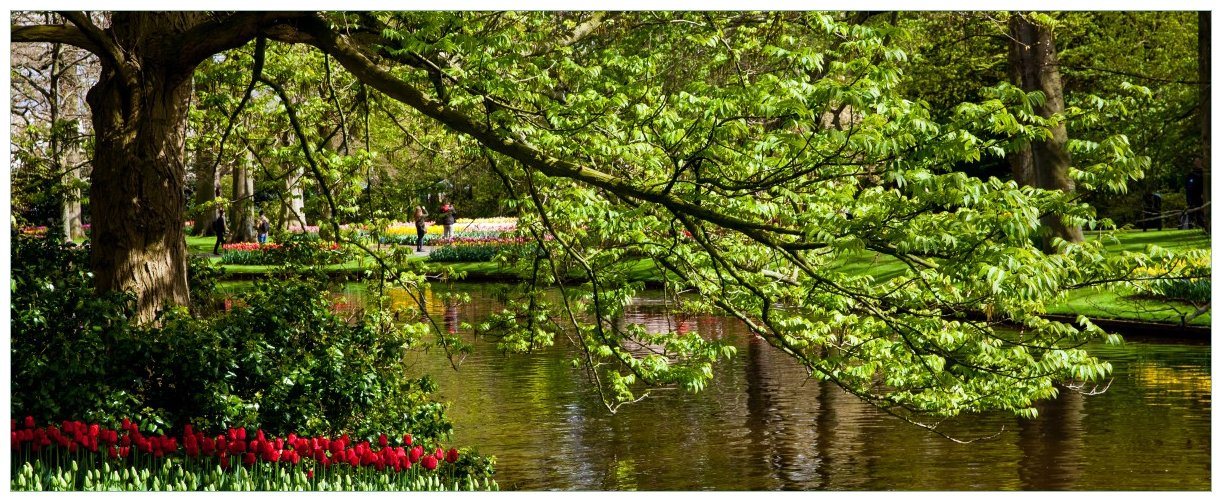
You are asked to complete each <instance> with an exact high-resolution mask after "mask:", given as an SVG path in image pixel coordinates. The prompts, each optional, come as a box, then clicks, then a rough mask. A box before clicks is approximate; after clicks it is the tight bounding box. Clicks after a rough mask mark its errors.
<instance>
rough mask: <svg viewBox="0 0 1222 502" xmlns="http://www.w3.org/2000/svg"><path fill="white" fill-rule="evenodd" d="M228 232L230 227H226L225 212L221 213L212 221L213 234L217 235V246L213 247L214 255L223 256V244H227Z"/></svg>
mask: <svg viewBox="0 0 1222 502" xmlns="http://www.w3.org/2000/svg"><path fill="white" fill-rule="evenodd" d="M228 230H229V227H228V226H227V225H225V211H220V212H218V214H217V216H216V219H215V220H213V221H212V232H213V233H215V234H216V245H215V246H212V254H214V255H217V256H220V255H221V244H224V243H225V232H227V231H228Z"/></svg>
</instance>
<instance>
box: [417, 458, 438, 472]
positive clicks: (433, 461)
mask: <svg viewBox="0 0 1222 502" xmlns="http://www.w3.org/2000/svg"><path fill="white" fill-rule="evenodd" d="M420 465H423V466H424V468H425V469H428V470H430V471H431V470H434V469H436V468H437V458H436V457H433V456H431V455H430V456H428V457H424V459H422V460H420Z"/></svg>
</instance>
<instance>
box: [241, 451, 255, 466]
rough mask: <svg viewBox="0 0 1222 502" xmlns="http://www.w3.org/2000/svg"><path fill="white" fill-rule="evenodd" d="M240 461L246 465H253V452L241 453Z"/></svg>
mask: <svg viewBox="0 0 1222 502" xmlns="http://www.w3.org/2000/svg"><path fill="white" fill-rule="evenodd" d="M242 463H243V464H246V466H247V467H250V466H252V465H255V454H254V453H247V454H245V455H242Z"/></svg>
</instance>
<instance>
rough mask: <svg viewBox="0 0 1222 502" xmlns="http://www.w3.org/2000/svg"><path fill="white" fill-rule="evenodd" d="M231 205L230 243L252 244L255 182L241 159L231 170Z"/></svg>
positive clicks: (248, 168)
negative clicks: (231, 233)
mask: <svg viewBox="0 0 1222 502" xmlns="http://www.w3.org/2000/svg"><path fill="white" fill-rule="evenodd" d="M232 180H233V183H232V185H233V203H232V204H230V206H229V210H230V213H229V221H230V222H231V223H230V224H229V225H230V226H229V228H230V230H231V231H232V232H233V235H232V236H231V237H230V242H254V240H255V212H254V207H255V202H254V192H255V182H254V178H253V177H252V176H251V175H250V166H249V165H248V163H247V162H244V161H243V160H242V159H241V158H239V160H238V165H236V166H234V168H233V176H232Z"/></svg>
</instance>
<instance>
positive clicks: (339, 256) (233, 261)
mask: <svg viewBox="0 0 1222 502" xmlns="http://www.w3.org/2000/svg"><path fill="white" fill-rule="evenodd" d="M315 244H316V245H317V246H318V249H319V250H320V251H322V252H323V253H325V257H326V260H325V261H326V262H327V263H340V262H342V261H344V256H343V252H342V250H343V247H342V246H340V244H339V243H338V242H323V241H316V242H315ZM290 249H291V246H287V245H283V244H277V243H274V242H269V243H266V244H259V243H257V242H235V243H232V244H224V245H222V246H221V250H222V252H221V263H224V264H226V265H279V264H282V263H284V261H285V257H286V253H287V252H288V251H290Z"/></svg>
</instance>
